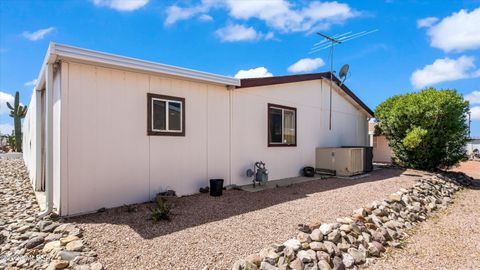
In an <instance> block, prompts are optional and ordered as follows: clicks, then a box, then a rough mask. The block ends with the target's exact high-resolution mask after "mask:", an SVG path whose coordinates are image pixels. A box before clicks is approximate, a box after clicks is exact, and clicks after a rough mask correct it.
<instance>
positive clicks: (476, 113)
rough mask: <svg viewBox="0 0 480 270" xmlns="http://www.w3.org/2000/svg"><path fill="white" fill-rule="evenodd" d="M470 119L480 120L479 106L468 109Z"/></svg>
mask: <svg viewBox="0 0 480 270" xmlns="http://www.w3.org/2000/svg"><path fill="white" fill-rule="evenodd" d="M470 117H471V119H472V120H480V106H475V107H472V108H470Z"/></svg>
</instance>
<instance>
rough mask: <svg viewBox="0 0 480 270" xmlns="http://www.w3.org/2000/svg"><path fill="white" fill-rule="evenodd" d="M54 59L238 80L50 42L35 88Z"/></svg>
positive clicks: (210, 79) (211, 79) (234, 83)
mask: <svg viewBox="0 0 480 270" xmlns="http://www.w3.org/2000/svg"><path fill="white" fill-rule="evenodd" d="M52 58H55V59H62V58H63V59H74V60H80V61H85V62H91V63H98V64H104V65H107V66H114V67H120V68H125V69H133V70H140V71H147V72H153V73H159V74H166V75H170V76H174V77H181V78H188V79H192V80H198V81H204V82H210V83H216V84H222V85H227V86H239V85H240V80H239V79H236V78H232V77H228V76H223V75H218V74H213V73H208V72H203V71H198V70H193V69H188V68H181V67H177V66H171V65H166V64H161V63H156V62H151V61H146V60H141V59H137V58H131V57H126V56H120V55H116V54H110V53H105V52H100V51H94V50H89V49H84V48H79V47H74V46H70V45H64V44H58V43H54V42H52V43H50V45H49V47H48V50H47V54H46V56H45V60H44V63H43V65H42V70H41V72H40V74H39V78H38V80H37V82H38V83H37V86H36V89H39V88H40V87H42V85H41V82H42V74H43V72H44V68H45V65H46V64H47V63H48V62H49V61H51V59H52Z"/></svg>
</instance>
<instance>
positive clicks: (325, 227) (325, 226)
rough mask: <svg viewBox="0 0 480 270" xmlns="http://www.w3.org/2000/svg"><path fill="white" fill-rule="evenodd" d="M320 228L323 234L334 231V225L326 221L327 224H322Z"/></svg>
mask: <svg viewBox="0 0 480 270" xmlns="http://www.w3.org/2000/svg"><path fill="white" fill-rule="evenodd" d="M319 229H320V232H322V234H323V235H328V234H329V233H331V232H332V230H333V225H332V224H327V223H325V224H322V225H321V226H320V228H319Z"/></svg>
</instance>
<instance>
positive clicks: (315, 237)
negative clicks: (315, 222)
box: [310, 229, 323, 241]
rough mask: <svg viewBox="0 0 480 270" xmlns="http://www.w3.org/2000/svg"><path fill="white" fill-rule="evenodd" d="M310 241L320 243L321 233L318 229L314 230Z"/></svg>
mask: <svg viewBox="0 0 480 270" xmlns="http://www.w3.org/2000/svg"><path fill="white" fill-rule="evenodd" d="M310 239H312V241H322V240H323V233H322V232H321V231H320V229H314V230H313V231H312V233H311V234H310Z"/></svg>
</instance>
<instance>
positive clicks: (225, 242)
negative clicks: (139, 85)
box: [73, 169, 419, 269]
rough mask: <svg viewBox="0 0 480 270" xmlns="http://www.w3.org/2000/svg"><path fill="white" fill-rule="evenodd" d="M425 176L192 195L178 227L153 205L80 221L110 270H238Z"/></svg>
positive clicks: (178, 212)
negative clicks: (152, 212) (245, 261)
mask: <svg viewBox="0 0 480 270" xmlns="http://www.w3.org/2000/svg"><path fill="white" fill-rule="evenodd" d="M402 173H403V174H402ZM418 176H419V173H418V172H415V171H406V172H404V171H402V170H399V169H384V170H380V171H375V172H373V173H372V175H371V176H369V177H366V178H362V179H357V180H345V179H327V180H319V181H314V182H308V183H302V184H297V185H293V186H290V187H282V188H277V189H272V190H266V191H262V192H256V193H248V192H244V191H235V190H232V191H227V192H225V194H224V195H223V196H222V197H218V198H214V197H210V196H208V195H206V194H199V195H194V196H188V197H183V198H180V199H178V201H177V203H176V204H177V205H176V207H175V209H174V211H173V214H174V215H173V216H172V221H171V222H160V223H156V224H155V223H152V222H151V221H149V220H147V218H148V216H149V210H147V208H146V206H147V205H140V206H138V207H137V208H138V211H137V212H135V213H127V212H126V211H125V208H117V209H110V210H107V211H106V212H104V213H96V214H91V215H87V216H83V217H77V218H74V219H73V221H75V222H78V223H79V225H80V226H81V227H82V228H83V229H84V231H85V233H84V237H85V238H86V239H87V241H88V243H89V244H90V245H91V246H92V247H93V248H94V249H95V250H96V251H97V253H98V256H99V260H100V262H102V263H103V264H104V265H105V266H106V267H107V268H108V269H202V268H204V267H205V266H209V267H210V268H209V269H230V268H231V266H232V264H233V263H234V262H235V261H236V260H237V259H240V258H244V257H246V256H248V255H250V254H252V253H255V252H258V251H259V250H260V249H262V248H263V247H265V246H267V245H269V244H271V243H274V242H283V241H285V240H287V239H289V238H291V237H293V236H295V235H296V233H297V232H298V231H297V224H299V223H306V222H333V221H335V219H336V218H337V217H341V216H346V215H349V214H351V213H352V211H353V209H356V208H359V207H361V206H364V205H366V204H367V203H369V202H371V201H374V200H379V199H382V198H384V197H385V196H386V195H388V194H390V193H393V192H396V191H398V190H399V189H400V188H402V187H409V186H411V185H413V184H414V180H415V179H416V178H418Z"/></svg>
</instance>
